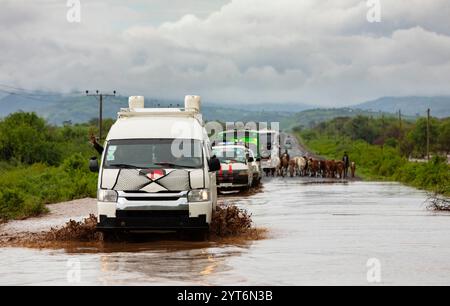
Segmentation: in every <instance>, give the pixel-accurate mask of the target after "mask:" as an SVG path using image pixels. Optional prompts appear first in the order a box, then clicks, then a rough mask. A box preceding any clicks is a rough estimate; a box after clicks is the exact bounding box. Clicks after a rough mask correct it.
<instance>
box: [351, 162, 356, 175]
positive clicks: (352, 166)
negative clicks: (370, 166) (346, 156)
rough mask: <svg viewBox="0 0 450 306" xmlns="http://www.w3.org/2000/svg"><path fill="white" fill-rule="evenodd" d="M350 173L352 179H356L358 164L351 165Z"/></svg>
mask: <svg viewBox="0 0 450 306" xmlns="http://www.w3.org/2000/svg"><path fill="white" fill-rule="evenodd" d="M350 171H351V173H352V178H355V172H356V164H355V162H351V164H350Z"/></svg>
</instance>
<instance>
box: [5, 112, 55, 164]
mask: <svg viewBox="0 0 450 306" xmlns="http://www.w3.org/2000/svg"><path fill="white" fill-rule="evenodd" d="M54 140H55V133H54V130H53V128H52V127H50V126H48V125H47V124H46V122H45V120H44V119H42V118H39V117H38V116H37V115H36V114H35V113H24V112H19V113H14V114H11V115H9V116H8V117H6V118H5V119H4V120H3V121H1V122H0V158H1V159H3V160H6V161H12V160H16V161H18V162H20V163H25V164H32V163H35V162H45V163H48V164H50V165H54V164H57V163H58V162H59V161H60V158H61V152H60V150H59V149H58V148H57V146H56V144H55V142H54Z"/></svg>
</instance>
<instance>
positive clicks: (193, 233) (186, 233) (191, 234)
mask: <svg viewBox="0 0 450 306" xmlns="http://www.w3.org/2000/svg"><path fill="white" fill-rule="evenodd" d="M178 237H179V238H180V239H181V240H191V241H207V240H208V239H209V229H184V230H180V231H178Z"/></svg>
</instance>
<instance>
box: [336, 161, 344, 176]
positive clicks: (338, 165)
mask: <svg viewBox="0 0 450 306" xmlns="http://www.w3.org/2000/svg"><path fill="white" fill-rule="evenodd" d="M344 168H345V164H344V162H343V161H338V162H336V172H337V175H338V176H339V178H340V179H343V178H344Z"/></svg>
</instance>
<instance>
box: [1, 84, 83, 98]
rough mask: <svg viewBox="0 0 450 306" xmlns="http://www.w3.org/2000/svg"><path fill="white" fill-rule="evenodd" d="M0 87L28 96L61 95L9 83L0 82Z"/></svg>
mask: <svg viewBox="0 0 450 306" xmlns="http://www.w3.org/2000/svg"><path fill="white" fill-rule="evenodd" d="M0 87H4V88H9V89H12V90H14V91H19V92H22V93H23V94H26V95H29V96H43V97H49V96H62V95H63V94H62V93H58V92H51V91H49V92H36V91H35V90H33V89H25V88H21V87H15V86H11V85H7V84H0ZM70 94H73V95H75V94H81V91H73V92H71V93H70Z"/></svg>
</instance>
